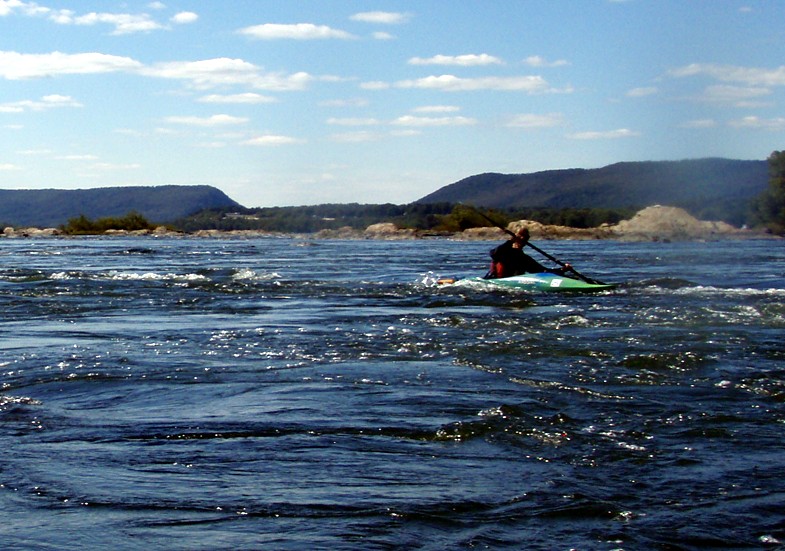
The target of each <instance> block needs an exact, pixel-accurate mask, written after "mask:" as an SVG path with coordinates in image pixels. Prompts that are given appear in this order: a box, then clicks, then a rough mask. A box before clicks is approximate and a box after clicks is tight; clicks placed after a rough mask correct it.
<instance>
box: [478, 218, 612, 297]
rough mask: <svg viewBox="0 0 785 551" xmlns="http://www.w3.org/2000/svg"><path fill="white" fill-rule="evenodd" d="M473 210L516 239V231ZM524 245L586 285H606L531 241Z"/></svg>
mask: <svg viewBox="0 0 785 551" xmlns="http://www.w3.org/2000/svg"><path fill="white" fill-rule="evenodd" d="M471 208H472V209H473V210H474V212H476V213H477V214H479V215H480V216H482V217H483V218H485V219H486V220H487V221H488V222H490V223H491V224H493V225H494V226H496V227H497V228H499V229H500V230H502V231H503V232H505V233H508V234H510V235H511V236H512V237H516V235H515V232H514V231H511V230H508V229H507V228H505V227H504V226H502V225H501V224H499V223H498V222H496V221H495V220H493V219H492V218H491V217H490V216H487V215H486V214H485V213H484V212H481V211H479V210H478V209H476V208H475V207H471ZM524 245H528V246H529V247H531V248H532V249H534V250H535V251H537V252H538V253H540V254H541V255H542V256H544V257H545V258H547V259H548V260H550V261H552V262H555V263H556V264H558V265H560V266H561V267H562V268H566V269H568V270H569V271H571V272H572V273H574V274H575V275H576V276H578V277H579V278H581V279H582V280H583V281H585V282H586V283H593V284H595V285H605V283H603V282H602V281H599V280H597V279H592V278H590V277H586V276H585V275H583V274H582V273H580V272H579V271H578V270H576V269H575V268H573V267H572V266H571V265H570V264H567V263H566V262H562V261H561V260H559V259H558V258H556V257H555V256H552V255H550V254H548V253H546V252H545V251H543V250H542V249H541V248H539V247H538V246H537V245H533V244H532V243H531V241H527V242H526V243H524Z"/></svg>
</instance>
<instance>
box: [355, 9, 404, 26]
mask: <svg viewBox="0 0 785 551" xmlns="http://www.w3.org/2000/svg"><path fill="white" fill-rule="evenodd" d="M409 18H410V15H409V14H407V13H399V12H391V11H366V12H361V13H355V14H354V15H352V16H351V17H350V18H349V19H351V20H352V21H362V22H363V23H379V24H383V25H397V24H400V23H405V22H406V21H408V20H409Z"/></svg>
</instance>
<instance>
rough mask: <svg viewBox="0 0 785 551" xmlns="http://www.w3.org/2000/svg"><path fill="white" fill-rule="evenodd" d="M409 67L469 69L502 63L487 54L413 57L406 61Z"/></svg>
mask: <svg viewBox="0 0 785 551" xmlns="http://www.w3.org/2000/svg"><path fill="white" fill-rule="evenodd" d="M408 63H409V65H459V66H462V67H471V66H477V65H501V64H502V63H503V62H502V60H501V59H499V58H498V57H495V56H492V55H488V54H464V55H441V54H439V55H435V56H433V57H427V58H423V57H413V58H411V59H409V61H408Z"/></svg>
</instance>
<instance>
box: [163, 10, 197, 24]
mask: <svg viewBox="0 0 785 551" xmlns="http://www.w3.org/2000/svg"><path fill="white" fill-rule="evenodd" d="M197 19H199V15H198V14H195V13H194V12H192V11H181V12H180V13H176V14H174V15H173V16H172V18H171V19H170V21H171V22H172V23H176V24H178V25H187V24H189V23H194V22H196V20H197Z"/></svg>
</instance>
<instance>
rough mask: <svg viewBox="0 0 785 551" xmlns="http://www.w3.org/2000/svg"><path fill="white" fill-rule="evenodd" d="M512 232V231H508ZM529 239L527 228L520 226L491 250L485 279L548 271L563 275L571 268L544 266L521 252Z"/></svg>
mask: <svg viewBox="0 0 785 551" xmlns="http://www.w3.org/2000/svg"><path fill="white" fill-rule="evenodd" d="M510 233H512V232H510ZM528 241H529V229H528V228H525V227H524V228H521V229H520V230H518V232H517V233H515V234H513V235H512V237H510V239H509V240H508V241H505V242H504V243H502V244H501V245H499V246H498V247H495V248H493V249H492V250H491V268H490V270H489V271H488V273H487V274H485V279H497V278H501V277H511V276H515V275H521V274H535V273H543V272H548V273H552V274H558V275H561V276H563V275H565V273H566V272H568V271H570V270H571V266H570V265H569V264H564V266H563V267H561V268H554V269H550V268H546V267H545V266H543V265H542V264H540V263H539V262H537V261H536V260H534V259H533V258H532V257H530V256H529V255H527V254H526V253H524V252H523V247H524V246H525V245H526V243H528Z"/></svg>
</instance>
